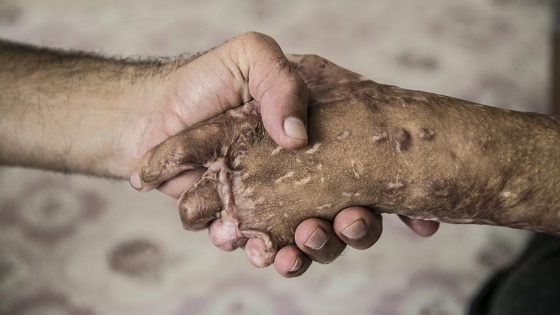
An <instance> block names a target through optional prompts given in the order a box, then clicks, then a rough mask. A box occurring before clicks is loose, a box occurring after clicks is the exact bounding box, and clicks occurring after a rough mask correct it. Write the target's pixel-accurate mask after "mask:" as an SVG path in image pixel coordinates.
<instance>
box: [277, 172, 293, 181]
mask: <svg viewBox="0 0 560 315" xmlns="http://www.w3.org/2000/svg"><path fill="white" fill-rule="evenodd" d="M293 176H294V172H293V171H291V172H288V173H286V174H285V175H283V176H281V177H278V178H277V179H276V181H275V183H277V184H278V183H280V182H281V181H283V180H285V179H288V178H290V177H293Z"/></svg>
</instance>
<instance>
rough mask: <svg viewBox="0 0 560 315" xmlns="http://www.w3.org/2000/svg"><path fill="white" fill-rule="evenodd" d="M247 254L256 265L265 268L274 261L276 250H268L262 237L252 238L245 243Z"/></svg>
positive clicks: (252, 263) (248, 258)
mask: <svg viewBox="0 0 560 315" xmlns="http://www.w3.org/2000/svg"><path fill="white" fill-rule="evenodd" d="M245 256H246V257H247V260H249V262H250V263H251V265H253V266H254V267H257V268H264V267H268V266H270V265H271V264H272V263H273V262H274V258H275V256H276V252H271V251H270V250H267V248H266V245H265V244H264V243H263V241H262V240H261V239H259V238H251V239H249V240H248V241H247V243H246V244H245Z"/></svg>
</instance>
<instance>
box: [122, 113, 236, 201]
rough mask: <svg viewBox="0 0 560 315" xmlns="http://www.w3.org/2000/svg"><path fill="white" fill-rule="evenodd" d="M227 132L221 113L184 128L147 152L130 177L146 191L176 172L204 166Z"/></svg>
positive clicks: (135, 185) (138, 188)
mask: <svg viewBox="0 0 560 315" xmlns="http://www.w3.org/2000/svg"><path fill="white" fill-rule="evenodd" d="M228 134H231V133H230V132H228V125H227V124H225V123H224V118H223V116H219V118H217V119H214V120H212V121H208V122H206V123H204V124H201V125H198V126H195V127H193V128H190V129H187V130H184V131H182V132H180V133H178V134H176V135H174V136H172V137H170V138H169V139H167V140H166V141H164V142H162V143H160V144H159V145H157V146H156V147H155V148H153V149H152V150H150V151H148V152H147V153H146V154H145V155H144V156H143V157H142V158H141V159H140V162H139V163H138V165H137V167H136V170H135V171H134V172H133V173H132V175H131V176H130V184H131V185H132V186H133V187H134V188H135V189H137V190H141V191H148V190H150V189H153V188H156V187H158V186H159V185H160V184H161V183H163V182H164V181H166V180H168V179H170V178H172V177H175V176H177V175H178V174H180V173H182V172H184V171H186V170H191V169H194V168H196V167H200V166H203V165H205V163H207V162H208V161H209V160H210V159H211V158H212V157H213V156H216V155H217V151H218V150H219V149H220V147H221V143H222V140H223V139H224V137H226V136H227V135H228Z"/></svg>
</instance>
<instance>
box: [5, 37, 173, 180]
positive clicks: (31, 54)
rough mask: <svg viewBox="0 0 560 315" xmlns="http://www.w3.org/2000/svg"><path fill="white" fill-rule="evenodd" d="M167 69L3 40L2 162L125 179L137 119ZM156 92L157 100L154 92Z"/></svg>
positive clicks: (145, 63)
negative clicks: (129, 132) (127, 147)
mask: <svg viewBox="0 0 560 315" xmlns="http://www.w3.org/2000/svg"><path fill="white" fill-rule="evenodd" d="M158 71H164V70H163V67H161V64H157V63H154V62H138V61H127V60H116V59H108V58H103V57H99V56H94V55H89V54H85V53H80V52H66V51H55V50H49V49H44V48H37V47H32V46H26V45H21V44H16V43H11V42H5V41H0V164H8V165H19V166H26V167H39V168H44V169H50V170H56V171H64V172H79V173H86V174H93V175H101V176H110V177H115V176H117V177H122V176H126V174H123V170H122V169H121V165H119V163H122V161H120V158H121V156H122V155H123V154H124V152H122V151H121V148H120V145H119V143H120V142H121V141H124V140H126V135H125V133H126V132H125V128H128V127H129V126H130V124H131V121H130V120H131V117H133V115H134V114H135V113H137V112H138V111H140V110H141V108H142V107H143V106H146V105H147V104H148V103H149V102H150V101H151V100H153V99H155V98H156V97H158V96H157V92H158V90H157V89H154V88H153V86H150V84H151V83H150V81H149V79H150V78H151V77H154V76H158V75H162V74H163V73H158ZM148 90H150V94H148V93H147V91H148Z"/></svg>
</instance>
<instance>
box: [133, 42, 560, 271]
mask: <svg viewBox="0 0 560 315" xmlns="http://www.w3.org/2000/svg"><path fill="white" fill-rule="evenodd" d="M240 54H241V55H240ZM224 55H225V56H226V57H224ZM232 56H233V57H232ZM227 58H237V59H227ZM231 65H236V66H233V67H234V70H232V69H231V67H232V66H231ZM177 71H190V73H192V74H193V75H194V76H199V77H198V80H192V79H191V80H189V81H184V83H183V85H178V86H182V87H183V88H177V89H176V95H179V96H180V97H179V99H177V100H175V102H177V103H176V104H175V105H174V106H172V108H182V109H180V111H182V112H184V113H185V115H186V116H188V115H198V116H199V117H201V118H199V119H198V121H197V122H195V123H192V124H187V126H186V128H183V130H181V131H178V132H176V133H172V134H170V136H169V137H168V138H166V139H164V140H163V141H162V142H160V143H159V144H157V145H156V146H155V147H153V148H151V149H149V151H147V153H145V154H144V155H143V156H142V157H141V158H140V159H139V163H138V165H137V166H136V168H135V171H134V172H133V173H132V176H131V178H130V180H131V184H132V185H133V186H134V187H135V188H136V189H139V190H143V191H146V190H149V189H152V188H156V187H159V188H160V189H161V190H162V191H164V192H167V193H169V194H170V195H173V196H176V197H179V213H180V217H181V220H182V223H183V226H184V227H185V229H187V230H200V229H205V228H208V229H209V231H210V236H211V238H212V241H213V243H214V244H215V245H216V246H217V247H219V248H220V249H223V250H233V249H236V248H239V247H242V248H244V249H245V253H246V255H247V257H248V259H249V261H250V262H251V263H252V264H253V265H254V266H257V267H266V266H269V265H271V264H273V263H274V265H275V267H276V270H277V271H278V273H280V274H281V275H283V276H286V277H292V276H298V275H301V274H302V273H304V272H305V271H306V270H307V268H308V267H309V265H310V263H311V261H312V260H314V261H317V262H320V263H328V262H330V261H332V260H334V259H335V258H336V257H337V256H338V255H339V254H340V253H341V252H342V250H343V249H344V247H345V245H346V244H348V245H350V246H352V247H355V248H359V249H365V248H369V247H370V246H372V245H373V244H374V243H375V242H376V241H377V240H378V238H379V236H380V234H381V231H382V224H381V214H382V213H388V214H397V215H399V216H401V218H402V219H403V221H404V222H405V223H406V224H407V225H408V226H409V227H410V228H412V229H413V230H414V231H415V232H417V233H418V234H420V235H424V236H429V235H431V234H433V233H435V231H436V230H437V228H438V224H439V223H438V222H450V223H474V224H491V225H501V226H509V227H515V228H524V229H529V230H535V231H544V232H549V233H560V228H559V226H560V225H559V224H558V223H560V216H559V215H558V214H559V213H560V206H559V205H560V187H559V186H558V185H556V184H555V183H556V179H557V178H560V176H559V175H560V174H559V172H558V171H557V167H555V166H556V165H557V163H558V162H559V161H560V160H559V159H560V152H559V151H558V149H557V148H558V145H559V144H560V141H559V140H558V139H560V137H559V134H558V132H559V131H560V128H559V125H558V122H557V121H556V118H555V117H551V116H545V115H538V114H531V113H519V112H513V111H508V110H503V109H497V108H492V107H487V106H483V105H479V104H473V103H469V102H466V101H462V100H458V99H454V98H451V97H446V96H441V95H435V94H431V93H426V92H419V91H411V90H405V89H401V88H397V87H394V86H387V85H382V84H378V83H375V82H373V81H371V80H368V79H366V78H364V77H363V76H361V75H359V74H356V73H354V72H351V71H349V70H346V69H344V68H341V67H339V66H337V65H335V64H333V63H332V62H330V61H328V60H326V59H324V58H321V57H319V56H315V55H288V56H284V55H283V53H282V52H281V50H280V48H279V47H278V46H277V45H276V43H275V42H274V41H273V40H272V39H271V38H269V37H267V36H264V35H262V34H256V33H249V34H245V35H242V36H240V37H238V38H236V39H233V40H231V41H229V42H227V43H225V44H224V45H222V46H220V47H218V48H216V49H214V50H212V51H210V52H208V53H206V54H203V55H201V56H199V57H197V58H196V59H194V60H191V61H189V63H187V64H186V65H184V66H182V67H181V68H179V69H178V70H177ZM205 71H206V72H209V74H208V73H207V74H205ZM200 76H203V77H200ZM209 76H216V77H215V78H214V77H213V78H209ZM183 77H188V75H185V76H183ZM187 82H188V83H187ZM200 82H204V83H205V84H203V85H200ZM193 83H195V84H199V85H198V86H197V85H195V86H194V87H193V86H192V85H190V84H193ZM216 107H217V108H219V111H216V112H212V111H213V110H214V111H215V109H212V108H216ZM189 110H190V111H192V112H188V111H189ZM210 112H212V114H214V115H211V114H209V113H210ZM306 126H307V128H306ZM308 135H309V136H308ZM537 157H538V158H537ZM543 170H548V171H546V172H543Z"/></svg>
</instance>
